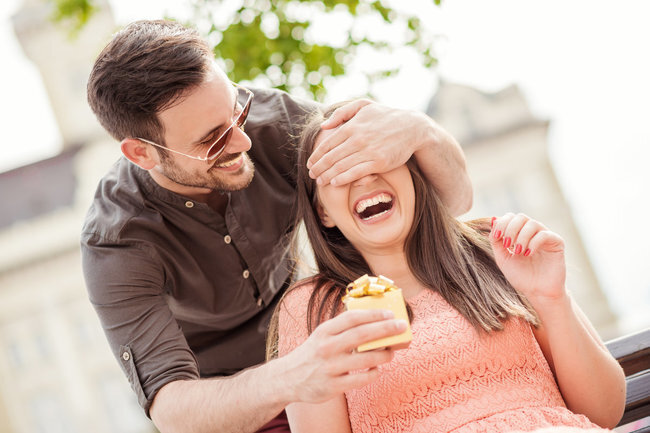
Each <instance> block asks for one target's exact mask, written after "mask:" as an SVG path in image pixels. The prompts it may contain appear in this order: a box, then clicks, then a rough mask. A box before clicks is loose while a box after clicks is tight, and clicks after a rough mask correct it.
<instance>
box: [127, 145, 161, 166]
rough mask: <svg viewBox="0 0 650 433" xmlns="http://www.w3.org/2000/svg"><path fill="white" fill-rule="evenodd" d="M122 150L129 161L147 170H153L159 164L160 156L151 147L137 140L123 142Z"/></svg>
mask: <svg viewBox="0 0 650 433" xmlns="http://www.w3.org/2000/svg"><path fill="white" fill-rule="evenodd" d="M120 148H121V149H122V153H123V154H124V156H125V157H126V158H127V159H128V160H129V161H131V162H132V163H134V164H136V165H137V166H139V167H140V168H143V169H145V170H151V169H152V168H154V167H155V166H156V165H157V164H158V162H159V160H158V155H157V154H156V152H155V151H152V149H151V146H149V145H148V144H147V143H144V142H142V141H140V140H136V139H135V138H125V139H124V140H122V142H121V143H120Z"/></svg>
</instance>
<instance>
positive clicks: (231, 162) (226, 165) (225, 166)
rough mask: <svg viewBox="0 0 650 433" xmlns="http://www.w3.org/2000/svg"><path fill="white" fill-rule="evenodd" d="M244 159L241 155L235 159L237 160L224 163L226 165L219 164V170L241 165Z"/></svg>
mask: <svg viewBox="0 0 650 433" xmlns="http://www.w3.org/2000/svg"><path fill="white" fill-rule="evenodd" d="M242 157H243V155H242V154H239V156H238V157H237V158H235V159H231V160H230V161H228V162H224V163H222V164H217V167H219V168H228V167H231V166H233V165H235V164H237V163H239V161H240V160H241V159H242Z"/></svg>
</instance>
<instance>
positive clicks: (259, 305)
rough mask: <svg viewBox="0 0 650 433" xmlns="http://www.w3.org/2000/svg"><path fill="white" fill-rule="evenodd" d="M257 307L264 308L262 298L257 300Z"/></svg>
mask: <svg viewBox="0 0 650 433" xmlns="http://www.w3.org/2000/svg"><path fill="white" fill-rule="evenodd" d="M257 306H258V307H261V306H262V298H257Z"/></svg>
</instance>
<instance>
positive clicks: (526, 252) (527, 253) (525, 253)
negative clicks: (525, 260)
mask: <svg viewBox="0 0 650 433" xmlns="http://www.w3.org/2000/svg"><path fill="white" fill-rule="evenodd" d="M529 255H530V248H526V251H525V252H524V256H526V257H528V256H529Z"/></svg>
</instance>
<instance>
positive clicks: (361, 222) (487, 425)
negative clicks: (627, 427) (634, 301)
mask: <svg viewBox="0 0 650 433" xmlns="http://www.w3.org/2000/svg"><path fill="white" fill-rule="evenodd" d="M333 110H334V108H332V109H329V110H328V111H327V112H326V113H324V117H322V116H321V117H318V116H317V117H315V118H313V119H312V120H311V121H310V122H309V123H308V124H307V125H306V127H305V129H304V132H303V134H302V137H301V145H300V146H301V147H300V150H301V155H300V158H299V164H298V194H299V196H298V207H297V217H298V218H299V219H302V220H303V221H304V224H305V228H306V231H307V235H308V237H309V240H310V242H311V245H312V247H313V250H314V255H315V258H316V263H317V265H318V270H319V273H318V274H317V275H315V276H314V277H312V278H309V279H307V280H303V281H301V282H299V283H298V284H297V285H296V286H295V287H294V288H293V289H292V290H290V291H289V292H287V294H286V295H285V297H284V299H283V300H282V301H281V303H280V305H279V307H278V311H277V317H276V320H277V323H275V324H274V326H277V329H275V330H273V329H272V332H271V336H270V341H271V343H273V342H275V341H276V340H277V351H278V355H279V356H283V355H284V354H286V353H288V352H290V351H291V350H292V349H293V348H294V347H296V346H297V345H298V344H300V343H301V342H302V341H304V340H305V339H306V338H307V336H308V335H309V333H310V332H311V331H312V330H313V329H314V328H315V327H316V326H318V324H319V323H321V322H323V321H325V320H327V319H329V318H331V317H333V316H335V315H337V314H338V313H340V312H341V311H342V308H343V306H342V303H341V301H340V300H341V297H342V296H343V295H344V294H345V287H346V285H347V283H348V282H350V281H353V280H354V279H356V278H358V277H359V276H360V275H363V274H366V273H368V274H374V275H378V274H382V275H385V276H387V277H389V278H391V279H392V280H394V281H395V283H396V285H397V286H398V287H400V288H401V289H402V291H403V294H404V297H405V299H406V301H407V303H408V304H409V308H410V313H411V316H412V321H411V322H412V323H411V327H412V330H413V334H414V338H413V341H412V342H411V344H410V346H409V348H408V349H405V350H400V351H397V352H396V353H395V355H394V358H393V361H392V362H391V363H390V364H387V365H385V366H382V367H380V368H379V370H380V376H379V379H378V380H377V381H376V382H374V383H372V384H370V385H368V386H365V387H363V388H360V389H356V390H352V391H349V392H346V393H345V394H344V395H340V396H339V397H337V398H334V399H332V400H329V401H326V402H323V403H321V404H303V403H296V404H292V405H290V406H288V407H287V414H288V417H289V421H290V425H291V428H292V431H293V432H303V431H307V432H320V431H323V432H325V431H327V432H333V431H334V432H350V431H352V432H355V433H356V432H439V431H453V432H457V433H460V432H463V433H464V432H475V431H488V432H504V431H515V430H521V431H531V430H535V429H541V428H548V427H554V426H563V427H562V428H579V429H598V428H599V426H600V427H606V428H611V427H614V426H615V425H616V423H617V422H618V420H619V419H620V417H621V415H622V413H623V408H624V404H625V378H624V374H623V372H622V370H621V368H620V366H619V365H618V363H617V362H616V360H615V359H614V358H612V356H611V355H610V354H609V352H608V351H607V350H606V348H605V347H604V345H603V343H602V341H601V340H600V338H599V337H598V335H597V333H596V332H595V330H594V329H593V327H592V326H591V324H590V323H589V321H588V319H587V318H586V317H585V315H584V314H583V313H582V312H581V310H580V309H579V307H578V306H577V305H576V304H575V303H573V301H572V300H571V298H570V296H569V294H568V292H567V291H566V289H565V263H564V243H563V241H562V239H561V238H560V237H559V236H558V235H557V234H555V233H553V232H550V231H549V230H548V229H547V228H546V227H544V226H543V225H542V224H540V223H539V222H537V221H534V220H532V219H530V218H528V217H526V216H525V215H522V214H519V215H513V214H506V215H504V216H503V217H500V218H493V219H492V221H491V222H490V221H489V220H485V221H474V222H471V223H462V222H459V221H457V220H455V219H454V218H452V217H451V216H450V215H449V214H448V213H447V212H446V210H445V208H444V207H443V206H442V204H441V202H440V200H439V199H438V197H437V196H436V193H435V191H434V190H433V188H432V187H431V186H430V185H428V184H427V183H426V182H425V181H424V179H423V177H422V175H421V174H420V172H419V170H418V168H417V166H416V165H415V164H414V163H413V162H412V161H409V162H408V163H407V164H406V165H404V166H401V167H398V168H397V169H395V170H393V171H390V172H388V173H385V174H378V175H370V176H366V177H364V178H362V179H360V180H358V181H357V182H354V183H352V184H350V185H346V186H343V187H337V186H333V185H324V186H323V185H317V184H316V183H315V182H314V181H313V180H312V179H310V177H309V175H308V171H307V168H306V162H307V159H308V157H309V155H311V153H312V151H313V150H314V149H315V147H316V146H318V145H319V143H320V142H321V141H322V140H323V139H324V138H326V137H327V135H328V134H332V133H334V131H328V130H323V131H321V129H320V126H319V125H320V123H321V122H322V121H323V119H324V118H327V117H329V116H330V115H331V114H332V112H333ZM278 336H279V339H278ZM594 377H597V378H599V380H598V381H594V380H593V378H594ZM612 390H615V391H612Z"/></svg>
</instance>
